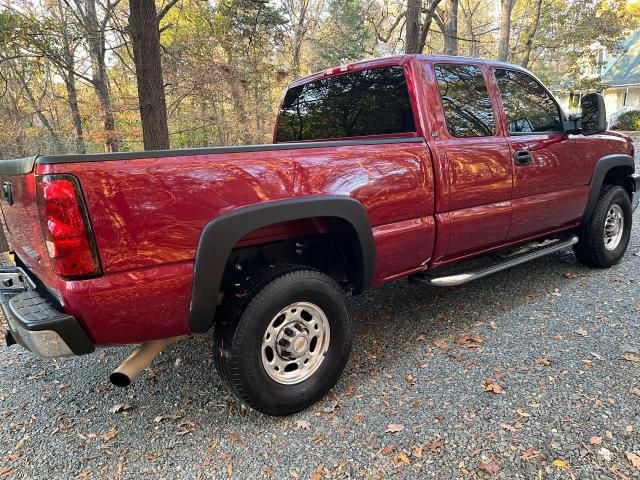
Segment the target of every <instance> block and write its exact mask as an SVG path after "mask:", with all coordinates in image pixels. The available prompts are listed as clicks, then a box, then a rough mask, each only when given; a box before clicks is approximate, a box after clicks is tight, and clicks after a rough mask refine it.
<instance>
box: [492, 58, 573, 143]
mask: <svg viewBox="0 0 640 480" xmlns="http://www.w3.org/2000/svg"><path fill="white" fill-rule="evenodd" d="M491 70H492V73H493V80H494V81H495V82H496V88H497V89H498V97H499V98H500V107H501V113H502V118H503V119H504V124H505V129H504V131H505V135H506V136H509V137H523V136H527V135H558V134H562V135H564V134H565V133H566V132H565V131H564V128H563V124H564V122H565V121H566V118H565V114H564V111H563V110H562V108H560V104H559V103H558V101H557V100H556V97H554V96H553V94H552V93H551V92H550V91H549V89H548V88H547V87H545V86H544V84H543V83H542V82H541V81H540V80H538V79H537V78H536V77H535V76H534V75H533V74H531V73H529V72H526V71H524V70H520V69H518V68H507V67H502V66H494V67H492V68H491ZM497 70H504V71H505V72H513V73H520V74H522V75H525V76H527V77H529V78H530V79H531V80H533V81H534V82H535V83H537V84H538V85H539V86H540V87H541V88H542V90H543V91H544V92H545V93H546V94H547V95H549V98H551V101H552V102H553V103H554V104H555V106H556V110H557V111H558V117H559V118H560V128H561V130H545V131H544V132H511V131H510V130H509V121H508V120H507V112H506V111H505V108H504V101H503V100H502V92H501V91H500V84H499V83H498V78H497V77H496V71H497Z"/></svg>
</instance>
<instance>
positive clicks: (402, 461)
mask: <svg viewBox="0 0 640 480" xmlns="http://www.w3.org/2000/svg"><path fill="white" fill-rule="evenodd" d="M393 464H394V465H395V466H396V467H400V466H402V465H409V464H411V461H410V460H409V457H408V456H407V454H406V453H404V452H400V453H399V454H397V455H396V456H395V457H393Z"/></svg>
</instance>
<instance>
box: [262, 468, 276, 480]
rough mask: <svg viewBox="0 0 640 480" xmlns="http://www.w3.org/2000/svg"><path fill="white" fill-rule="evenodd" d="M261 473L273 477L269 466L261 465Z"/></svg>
mask: <svg viewBox="0 0 640 480" xmlns="http://www.w3.org/2000/svg"><path fill="white" fill-rule="evenodd" d="M261 470H262V473H264V474H265V475H266V476H267V477H268V478H273V475H274V471H273V469H271V468H269V467H262V468H261Z"/></svg>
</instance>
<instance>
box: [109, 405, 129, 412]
mask: <svg viewBox="0 0 640 480" xmlns="http://www.w3.org/2000/svg"><path fill="white" fill-rule="evenodd" d="M129 410H133V407H132V406H131V405H129V404H128V403H118V404H117V405H114V406H113V407H111V408H110V409H109V412H111V413H120V412H128V411H129Z"/></svg>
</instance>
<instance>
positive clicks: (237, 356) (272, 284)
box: [214, 265, 353, 416]
mask: <svg viewBox="0 0 640 480" xmlns="http://www.w3.org/2000/svg"><path fill="white" fill-rule="evenodd" d="M230 297H231V298H228V299H226V300H225V302H224V303H223V305H222V306H221V310H220V315H219V316H218V318H216V328H215V340H214V357H215V359H216V368H217V370H218V372H219V374H220V376H221V377H222V379H223V380H224V382H225V383H226V384H227V385H228V386H229V388H230V389H231V391H232V392H233V393H234V394H235V395H236V396H237V397H238V398H239V399H240V400H242V401H243V402H245V403H246V404H247V405H249V406H250V407H251V408H253V409H255V410H258V411H259V412H262V413H265V414H268V415H274V416H283V415H289V414H292V413H295V412H298V411H300V410H302V409H304V408H306V407H308V406H309V405H312V404H313V403H315V402H316V401H318V400H319V399H320V398H322V397H323V396H324V395H325V394H326V393H327V392H328V391H329V390H330V389H331V388H332V387H333V386H334V385H335V384H336V382H337V381H338V379H339V378H340V375H341V374H342V371H343V370H344V367H345V365H346V363H347V360H348V359H349V354H350V352H351V344H352V341H353V334H352V331H351V319H350V317H349V313H348V312H347V308H346V301H345V296H344V292H343V290H342V288H341V287H340V286H339V285H338V284H337V283H336V282H335V281H334V280H333V279H332V278H331V277H329V276H327V275H325V274H324V273H322V272H319V271H317V270H313V269H310V268H308V267H305V266H295V265H283V266H277V267H271V268H267V269H265V270H264V271H262V272H261V273H260V274H259V275H256V276H255V277H254V278H253V279H252V280H251V281H250V282H249V284H248V285H247V287H246V288H244V289H243V291H242V292H241V293H239V294H235V295H232V296H230ZM296 302H309V303H311V304H313V305H314V306H317V307H319V308H320V309H321V311H322V312H323V313H324V315H325V318H326V321H327V322H328V325H329V328H330V335H329V340H328V346H327V350H326V353H325V355H324V359H323V360H321V362H320V363H319V366H318V367H317V369H316V370H315V371H313V373H312V374H311V375H310V376H309V377H308V378H306V379H304V380H302V381H300V382H299V383H295V384H283V383H280V382H277V381H275V380H274V379H273V378H272V377H271V376H270V374H269V373H267V370H266V367H265V365H264V364H263V338H264V337H265V335H266V332H267V328H268V327H269V328H270V327H271V326H273V324H274V318H275V317H276V315H277V314H278V313H280V312H281V310H283V309H285V307H287V306H290V305H292V304H294V303H296ZM281 330H282V331H284V327H282V329H281ZM310 335H313V333H311V334H310ZM310 343H311V342H310ZM309 348H311V347H309Z"/></svg>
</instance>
